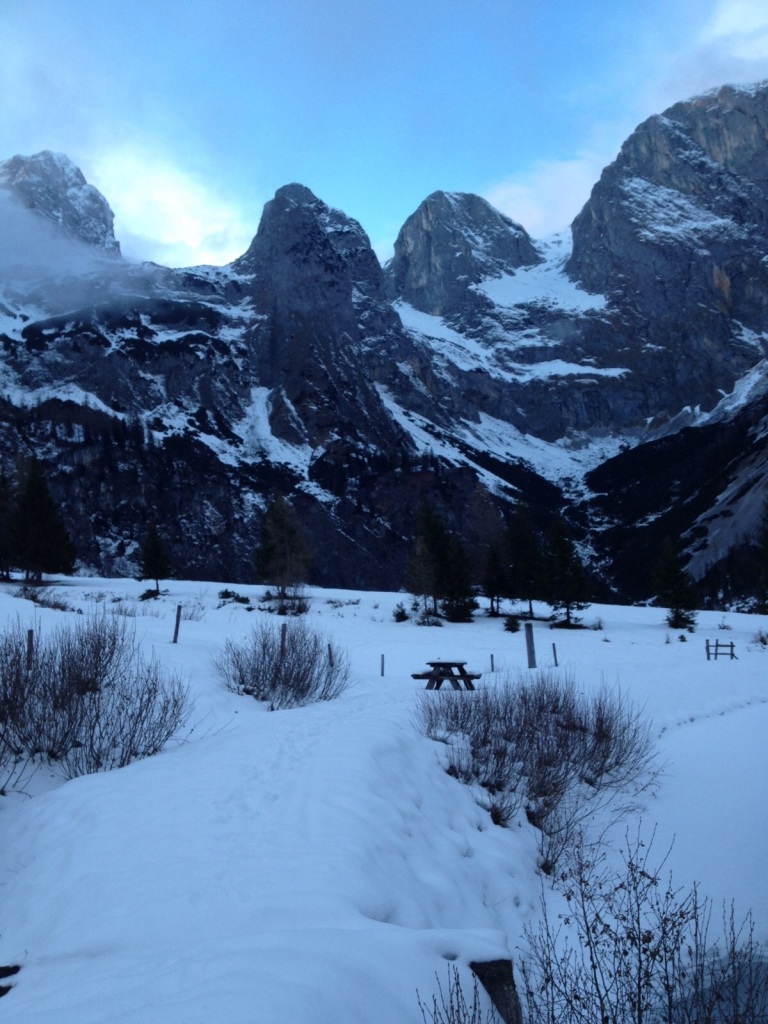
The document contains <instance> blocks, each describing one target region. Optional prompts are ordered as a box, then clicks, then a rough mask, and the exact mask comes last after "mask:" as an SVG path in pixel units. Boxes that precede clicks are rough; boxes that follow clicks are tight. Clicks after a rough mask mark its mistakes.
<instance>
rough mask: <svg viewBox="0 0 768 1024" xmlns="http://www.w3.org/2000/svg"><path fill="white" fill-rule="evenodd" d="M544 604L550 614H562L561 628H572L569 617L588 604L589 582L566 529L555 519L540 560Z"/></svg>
mask: <svg viewBox="0 0 768 1024" xmlns="http://www.w3.org/2000/svg"><path fill="white" fill-rule="evenodd" d="M544 571H545V580H544V588H545V595H546V601H547V602H548V604H550V605H551V606H552V609H553V611H555V612H557V611H563V612H565V625H566V626H568V627H570V626H572V625H574V624H575V621H576V620H575V619H574V618H573V613H574V612H576V611H581V610H582V609H584V608H586V607H587V605H588V604H589V598H590V591H591V586H590V581H589V576H588V575H587V572H586V570H585V568H584V565H583V563H582V561H581V559H580V558H579V556H578V553H577V551H576V546H575V544H574V543H573V540H572V538H571V535H570V533H569V531H568V527H567V526H566V524H565V522H564V521H563V520H562V519H561V518H560V517H559V516H558V517H557V519H555V521H554V523H553V524H552V528H551V529H550V532H549V538H548V542H547V549H546V554H545V559H544Z"/></svg>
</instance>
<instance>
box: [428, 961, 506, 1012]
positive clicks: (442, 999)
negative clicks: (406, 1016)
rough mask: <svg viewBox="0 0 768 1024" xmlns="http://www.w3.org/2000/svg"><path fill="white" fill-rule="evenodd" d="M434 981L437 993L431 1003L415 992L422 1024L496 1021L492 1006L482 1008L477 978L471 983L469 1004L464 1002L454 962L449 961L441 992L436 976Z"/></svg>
mask: <svg viewBox="0 0 768 1024" xmlns="http://www.w3.org/2000/svg"><path fill="white" fill-rule="evenodd" d="M435 980H436V982H437V994H436V995H433V996H432V1004H431V1005H427V1004H426V1003H423V1002H422V1001H421V996H420V995H419V993H418V992H417V993H416V998H417V1000H418V1003H419V1009H420V1010H421V1016H422V1018H423V1020H424V1024H499V1015H498V1014H497V1013H496V1010H495V1009H494V1008H493V1006H491V1007H490V1008H489V1009H488V1010H484V1009H483V1004H482V1000H481V997H480V985H479V982H478V980H477V978H475V979H474V982H473V986H472V1001H471V1003H469V1002H467V997H466V996H465V995H464V990H463V988H462V985H461V975H460V974H459V971H458V969H457V968H456V966H455V965H453V964H452V965H451V967H450V969H449V972H448V983H447V986H446V989H445V991H444V990H443V986H442V983H441V981H440V978H439V977H438V976H437V975H435Z"/></svg>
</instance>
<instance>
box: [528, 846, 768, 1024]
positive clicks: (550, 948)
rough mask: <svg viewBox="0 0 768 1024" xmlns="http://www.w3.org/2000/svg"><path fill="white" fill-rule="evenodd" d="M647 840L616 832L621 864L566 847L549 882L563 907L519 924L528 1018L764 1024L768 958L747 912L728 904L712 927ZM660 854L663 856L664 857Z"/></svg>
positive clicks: (706, 907)
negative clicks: (739, 914) (562, 865)
mask: <svg viewBox="0 0 768 1024" xmlns="http://www.w3.org/2000/svg"><path fill="white" fill-rule="evenodd" d="M652 845H653V843H652V841H651V843H649V844H648V845H645V844H643V843H642V842H641V841H640V839H639V837H637V838H635V839H632V840H630V839H629V838H628V837H627V839H626V841H625V847H624V849H623V851H622V860H623V865H621V866H619V868H618V869H611V868H610V867H608V866H607V863H606V860H605V857H604V855H603V856H600V857H593V856H591V855H590V854H589V853H588V852H587V851H586V850H585V849H584V848H583V847H578V848H574V850H572V851H571V853H570V855H569V857H568V859H567V867H566V869H565V870H564V871H563V872H562V874H561V875H560V876H559V878H558V879H557V882H556V885H557V888H558V889H559V890H560V891H561V892H562V894H563V895H564V896H565V899H566V901H567V905H568V910H567V912H566V913H565V914H564V915H561V916H560V917H559V919H558V921H557V922H556V923H555V922H553V921H552V920H551V918H550V917H549V916H548V912H547V908H546V901H545V900H544V898H543V897H542V918H541V920H540V923H539V924H538V926H536V927H535V928H531V927H529V928H526V932H525V936H526V940H527V943H528V950H527V953H526V955H524V956H523V957H522V958H521V962H520V968H521V973H522V977H523V981H524V990H525V998H526V1001H527V1008H528V1019H529V1020H530V1021H547V1024H586V1022H589V1024H591V1022H593V1021H608V1022H610V1024H639V1022H642V1021H649V1022H650V1021H665V1022H667V1024H694V1022H696V1024H747V1022H752V1024H757V1022H761V1024H764V1022H765V1021H766V1020H768V1016H767V1015H768V964H766V961H765V960H764V959H763V957H762V955H761V951H760V946H759V944H758V943H757V942H756V940H755V938H754V930H753V924H752V918H751V915H747V917H746V918H745V920H744V922H743V923H742V924H737V923H736V921H735V916H734V912H733V909H732V908H731V910H730V912H728V911H726V912H725V913H724V915H723V929H722V933H721V935H720V936H719V937H718V938H713V937H712V929H711V917H712V914H711V904H710V902H709V901H708V900H706V899H702V898H701V897H700V895H699V893H698V890H697V889H696V887H695V886H694V887H693V888H692V889H690V890H689V891H684V890H682V889H675V888H674V887H673V885H672V882H671V879H669V880H668V881H667V882H665V881H664V880H663V879H662V877H661V872H662V870H663V866H664V859H663V860H662V861H661V864H659V865H658V866H653V865H652V864H651V861H650V856H651V850H652ZM665 859H666V858H665Z"/></svg>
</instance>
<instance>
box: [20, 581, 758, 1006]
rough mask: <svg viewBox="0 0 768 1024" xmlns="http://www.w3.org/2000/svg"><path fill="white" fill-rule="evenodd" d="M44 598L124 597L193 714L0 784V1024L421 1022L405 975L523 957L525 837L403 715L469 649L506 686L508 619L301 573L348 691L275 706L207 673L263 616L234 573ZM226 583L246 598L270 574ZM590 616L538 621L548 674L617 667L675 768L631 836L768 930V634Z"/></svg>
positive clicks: (81, 589)
mask: <svg viewBox="0 0 768 1024" xmlns="http://www.w3.org/2000/svg"><path fill="white" fill-rule="evenodd" d="M55 589H56V591H57V593H58V595H59V596H60V597H63V598H64V599H65V600H66V601H67V602H68V603H69V604H70V605H71V606H72V608H73V609H82V611H83V612H84V613H85V614H88V613H90V612H93V611H98V610H103V609H105V608H106V609H111V610H118V611H123V612H126V611H128V612H132V613H134V614H136V618H135V619H132V621H133V622H134V623H135V626H136V635H137V638H138V639H139V641H140V642H141V644H142V646H143V647H145V648H146V649H147V651H149V650H152V651H154V653H155V654H156V655H157V657H158V658H159V659H160V660H161V661H162V662H163V663H164V664H165V665H166V666H168V668H169V669H173V670H177V671H179V672H181V673H182V674H183V676H184V678H185V679H186V680H187V681H188V683H189V686H190V690H191V693H192V694H193V696H194V699H195V707H194V712H193V714H192V717H191V719H190V721H189V723H188V726H187V728H186V730H185V734H184V736H183V737H181V738H180V740H179V741H178V742H172V743H171V744H170V745H169V746H168V747H167V748H166V750H165V751H164V752H163V753H162V754H160V755H159V756H157V757H155V758H151V759H148V760H145V761H141V762H138V763H135V764H133V765H131V766H129V767H128V768H125V769H122V770H120V771H115V772H111V773H108V774H100V775H91V776H88V777H83V778H79V779H76V780H74V781H71V782H62V781H61V780H60V779H57V778H56V777H55V776H54V775H53V774H52V773H51V771H50V770H49V769H40V770H39V771H38V772H37V774H36V775H34V776H33V777H32V778H30V779H28V780H27V782H26V784H25V786H24V789H25V792H24V793H21V794H19V793H8V794H7V795H6V796H4V797H0V965H2V964H15V963H19V964H21V965H22V970H21V971H20V973H19V974H18V975H17V976H16V978H15V979H13V980H14V982H15V987H14V988H13V989H12V991H11V992H10V993H9V994H8V995H7V996H6V997H5V998H3V1000H2V1002H0V1014H1V1015H2V1019H3V1021H7V1022H8V1024H54V1022H55V1024H104V1022H105V1021H109V1022H110V1024H161V1022H162V1024H261V1022H263V1024H277V1022H281V1024H283V1022H286V1024H287V1022H290V1024H325V1022H329V1024H330V1022H333V1024H391V1022H393V1021H398V1022H399V1024H420V1022H421V1020H422V1017H421V1012H420V1010H419V1007H418V1002H417V996H416V993H417V990H418V992H419V993H420V994H421V996H422V998H423V999H426V1000H430V999H431V993H432V991H433V990H434V987H435V975H436V974H437V975H438V976H439V977H440V978H442V979H443V980H445V978H446V971H447V968H448V964H449V963H455V964H456V965H457V967H458V968H459V969H460V971H461V972H462V973H464V972H466V971H467V968H466V964H467V963H468V962H469V961H471V960H480V959H492V958H495V957H502V956H508V955H511V956H512V957H515V956H516V955H517V948H518V947H519V945H520V944H521V942H522V929H523V927H524V925H525V924H526V922H532V921H534V920H535V919H536V915H537V907H538V901H539V894H540V890H541V886H542V884H543V885H544V887H545V892H546V891H548V890H547V887H548V881H547V879H546V878H543V877H542V876H541V875H540V874H539V873H538V872H537V866H536V864H537V859H536V858H537V855H536V841H535V834H534V831H533V829H532V827H531V826H529V825H528V824H527V823H526V822H525V820H524V819H521V820H516V821H514V822H513V823H512V825H511V827H509V828H506V829H503V828H499V827H497V826H495V825H493V824H492V823H491V821H490V817H489V815H488V813H487V812H486V811H483V810H482V809H481V808H480V807H479V806H478V805H477V804H476V803H475V801H474V800H473V798H472V795H471V793H470V791H469V790H468V789H467V788H466V787H465V786H464V785H462V784H461V783H460V782H458V781H456V780H455V779H453V778H451V777H450V776H448V775H447V774H446V773H445V772H444V771H443V769H442V767H441V761H440V758H441V746H440V745H439V744H435V743H433V742H431V741H429V740H427V739H426V738H424V737H423V736H421V735H420V734H419V732H418V731H417V729H416V727H415V724H414V710H415V705H416V701H417V700H418V699H419V698H420V697H421V695H422V693H423V691H422V690H421V687H422V686H423V683H419V682H416V681H414V680H413V679H412V678H411V673H413V672H418V671H422V670H423V669H424V668H425V667H426V662H427V660H433V659H435V658H438V657H441V658H445V659H452V658H456V659H461V660H465V661H467V662H468V666H469V668H470V669H472V670H477V671H481V672H483V673H484V674H483V677H482V680H481V681H480V684H479V685H481V686H493V685H494V684H495V683H497V682H498V681H499V680H501V679H503V678H504V677H505V675H506V674H507V673H508V672H512V673H516V672H517V671H522V672H523V673H526V672H527V671H528V670H527V668H526V656H525V642H524V636H523V633H522V632H520V633H517V634H510V633H507V632H504V630H503V628H502V620H499V619H495V620H494V619H488V618H487V617H485V616H484V615H482V614H478V617H477V621H476V622H475V623H474V624H473V625H445V626H444V627H443V628H440V629H436V628H423V627H418V626H416V625H414V624H413V623H411V622H405V623H401V624H397V623H395V622H394V619H393V615H392V612H393V609H394V607H395V605H396V604H397V603H398V602H399V601H401V600H404V601H405V602H406V603H407V600H408V599H407V597H406V596H405V595H398V594H373V593H350V592H345V591H310V593H311V595H312V600H311V610H310V612H309V620H310V622H311V623H312V624H313V625H314V626H316V627H317V628H320V629H322V630H323V631H324V632H326V633H327V634H328V636H329V638H332V639H333V640H334V641H335V642H336V643H337V644H338V645H339V646H341V647H343V648H344V649H345V650H346V651H348V653H349V657H350V661H351V665H352V682H351V685H350V686H349V688H348V689H347V690H346V691H345V693H344V694H343V695H342V696H341V697H340V698H339V699H338V700H336V701H331V702H328V703H323V704H316V705H313V706H310V707H307V708H303V709H294V710H286V711H277V712H272V713H270V712H268V711H267V710H266V709H265V708H264V707H263V706H261V705H259V704H257V703H256V702H255V701H254V700H252V699H251V698H247V697H238V696H236V695H235V694H232V693H230V692H228V691H227V690H226V689H225V688H224V686H223V684H222V683H221V681H220V680H219V678H218V677H217V673H216V671H215V667H214V659H215V657H216V655H217V653H218V652H219V651H220V650H221V647H222V645H223V643H224V641H225V639H226V638H227V637H242V636H244V635H245V634H246V633H247V632H248V631H249V630H250V629H251V628H252V627H253V625H254V624H255V623H256V622H257V621H258V620H259V619H260V617H261V616H262V615H266V613H263V612H260V611H258V610H255V611H251V612H249V611H247V610H246V609H245V608H244V607H243V606H242V605H235V604H231V603H230V604H226V605H224V606H221V607H219V605H220V601H219V598H218V591H219V590H220V589H221V584H207V585H203V584H200V583H184V582H172V583H170V584H169V585H168V590H169V593H168V595H167V596H165V597H163V598H162V600H161V601H159V602H156V603H154V604H152V603H150V604H139V603H138V601H137V598H138V595H139V593H140V592H141V590H142V589H143V585H142V584H139V583H136V582H134V581H131V580H83V579H71V580H62V581H61V582H60V583H59V584H58V585H57V586H56V587H55ZM235 589H236V590H237V591H238V592H239V593H241V594H243V595H247V596H249V597H251V598H252V599H253V601H254V603H257V601H258V597H259V594H260V589H259V588H256V587H241V586H239V587H236V588H235ZM177 604H182V606H183V608H184V610H185V611H184V618H183V620H182V623H181V632H180V636H179V642H178V644H175V645H174V644H172V643H171V639H172V634H173V625H174V617H175V609H176V606H177ZM74 614H75V612H74V611H71V612H61V611H53V610H49V609H36V608H34V607H33V606H32V605H31V604H30V603H29V602H28V601H25V600H22V599H19V598H17V597H14V596H12V588H10V589H8V590H6V592H5V593H2V594H0V622H2V623H3V624H6V623H8V622H15V621H16V619H17V617H19V618H20V619H21V620H22V622H23V623H25V624H26V623H29V624H30V625H31V624H34V626H35V628H36V629H37V630H40V631H45V630H48V629H51V628H53V626H54V625H56V624H58V623H61V622H62V621H63V619H64V618H66V617H68V616H70V615H74ZM584 619H585V622H586V623H588V624H596V623H597V620H598V619H601V620H602V623H603V628H602V629H590V630H584V631H579V632H567V633H566V632H562V631H551V630H549V629H548V628H547V625H546V623H544V622H537V623H536V625H535V637H536V644H537V652H538V658H539V664H540V665H541V666H551V665H553V662H554V651H553V647H552V645H553V643H554V644H556V649H557V658H558V661H559V668H557V669H556V670H555V671H557V672H559V673H566V672H568V673H571V674H572V675H573V677H574V678H575V680H576V681H577V683H578V685H579V686H580V687H582V688H583V689H584V691H585V692H587V691H589V690H591V689H593V688H595V687H598V686H600V685H602V684H603V683H608V684H609V685H611V686H616V687H620V688H621V689H622V690H623V691H625V692H626V693H628V694H629V695H631V696H632V697H633V698H634V699H635V700H636V701H637V702H639V703H641V704H643V705H644V706H645V708H646V710H647V713H648V715H650V716H651V718H652V720H653V728H654V732H655V734H656V735H657V736H658V743H659V751H660V757H661V759H662V760H663V761H664V762H666V771H665V775H664V778H663V780H662V781H661V783H660V785H659V788H658V790H657V793H656V795H655V796H652V797H649V799H648V803H647V807H646V810H645V811H644V814H643V816H642V817H643V828H644V830H647V833H648V834H650V832H651V830H652V829H653V827H654V825H656V826H657V832H656V840H655V842H656V845H657V848H658V850H659V853H660V855H661V854H662V853H663V852H664V851H665V850H666V848H667V847H668V846H669V844H670V843H671V842H672V841H673V840H674V845H673V848H672V852H671V855H670V858H669V861H668V866H669V867H670V868H671V870H672V872H673V877H674V880H675V882H676V884H678V885H685V886H688V885H690V884H691V883H692V882H693V881H697V882H699V883H700V884H701V891H702V892H703V893H705V894H708V895H709V896H711V897H712V898H713V899H714V900H715V903H716V906H717V905H718V904H719V903H720V902H721V901H722V900H728V901H730V900H731V899H732V898H733V899H734V900H735V901H736V908H737V911H738V912H743V911H746V910H747V909H748V908H750V907H751V908H752V910H753V912H754V915H755V918H756V921H757V931H758V937H759V938H760V940H761V941H765V940H766V939H768V878H767V877H766V871H765V859H766V846H767V843H766V840H767V839H768V815H766V808H768V744H766V741H765V737H766V735H767V734H768V651H764V650H763V649H762V648H761V647H760V645H759V644H756V643H755V642H754V640H753V638H754V636H755V634H756V632H757V631H758V629H760V628H761V627H765V626H766V625H768V624H766V622H765V621H764V620H762V619H760V618H759V617H755V616H747V615H739V614H728V615H725V616H723V615H722V613H719V612H718V613H701V615H700V616H699V628H698V630H697V631H696V633H695V634H693V635H688V636H687V639H686V642H681V641H680V640H679V639H678V634H675V633H670V631H669V630H668V629H667V628H666V626H665V625H664V623H663V612H661V611H660V610H658V609H649V608H624V607H614V606H592V607H591V608H590V609H589V610H587V612H586V613H585V615H584ZM725 627H728V628H725ZM707 637H708V638H709V639H710V640H716V639H719V640H725V641H727V642H730V641H733V642H734V643H735V649H736V653H737V655H738V660H735V661H732V660H729V659H722V658H721V659H718V660H717V661H710V662H707V661H706V659H705V651H704V642H705V638H707ZM382 656H383V658H384V662H383V665H384V674H383V675H382ZM491 656H493V662H494V666H495V672H493V673H492V672H491ZM468 699H471V696H468ZM630 825H631V827H632V828H634V826H635V822H631V823H630ZM618 838H619V839H620V838H621V836H619V837H618ZM550 898H552V899H554V896H552V895H550ZM464 976H465V977H466V978H468V977H469V975H468V973H466V974H465V975H464ZM470 986H471V982H470Z"/></svg>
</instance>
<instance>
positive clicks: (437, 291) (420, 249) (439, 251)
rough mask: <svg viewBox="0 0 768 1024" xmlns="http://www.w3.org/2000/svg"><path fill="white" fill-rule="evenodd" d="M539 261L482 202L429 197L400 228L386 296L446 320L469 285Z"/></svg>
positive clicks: (511, 225)
mask: <svg viewBox="0 0 768 1024" xmlns="http://www.w3.org/2000/svg"><path fill="white" fill-rule="evenodd" d="M539 259H540V256H539V254H538V253H537V251H536V249H535V247H534V245H533V243H532V242H531V239H530V238H529V236H528V234H527V232H526V231H525V229H524V228H522V227H521V226H520V225H519V224H516V223H515V222H514V221H513V220H511V219H510V218H509V217H506V216H505V215H504V214H502V213H499V211H498V210H495V209H494V208H493V207H492V206H491V205H490V203H488V202H486V200H485V199H481V198H480V196H476V195H470V194H467V193H462V192H433V193H432V195H430V196H428V197H427V198H426V199H425V200H424V202H423V203H422V204H421V205H420V206H419V208H418V209H417V210H416V212H415V213H413V214H411V216H410V217H409V218H408V220H407V221H406V222H405V224H404V225H403V227H402V228H401V229H400V233H399V234H398V236H397V240H396V241H395V255H394V257H393V258H392V260H391V261H390V262H389V264H388V265H387V268H386V274H387V287H388V293H389V295H390V297H391V298H392V299H398V298H399V299H403V300H404V301H405V302H407V303H408V304H409V305H411V306H413V307H414V308H415V309H418V310H421V312H422V313H430V314H432V315H434V316H445V315H447V314H450V313H452V312H455V311H456V309H457V308H459V307H460V306H462V305H464V304H465V303H466V301H467V294H468V288H469V286H470V285H473V284H477V283H478V282H479V281H482V280H483V279H484V278H487V277H498V276H500V275H501V274H503V273H511V272H513V271H514V270H516V269H517V268H518V267H524V266H529V265H531V264H534V263H538V262H539Z"/></svg>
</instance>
